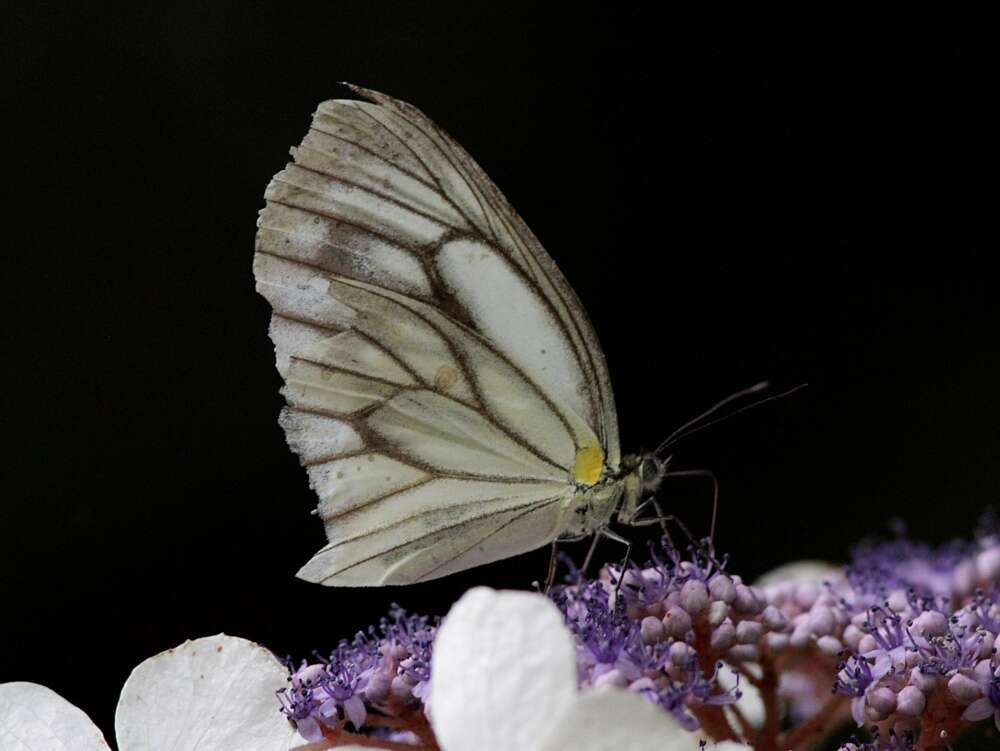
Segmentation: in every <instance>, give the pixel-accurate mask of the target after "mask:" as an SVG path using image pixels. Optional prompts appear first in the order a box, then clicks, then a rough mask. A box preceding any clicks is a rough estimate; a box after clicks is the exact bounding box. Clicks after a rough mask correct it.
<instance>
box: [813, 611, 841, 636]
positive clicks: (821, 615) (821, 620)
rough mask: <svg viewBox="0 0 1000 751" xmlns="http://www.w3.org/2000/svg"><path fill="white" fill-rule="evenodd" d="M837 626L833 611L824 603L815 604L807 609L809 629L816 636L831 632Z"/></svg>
mask: <svg viewBox="0 0 1000 751" xmlns="http://www.w3.org/2000/svg"><path fill="white" fill-rule="evenodd" d="M836 626H837V621H836V619H835V618H834V617H833V611H832V610H830V608H828V607H827V606H826V605H817V606H815V607H814V608H813V609H812V610H811V611H809V629H810V630H811V631H812V632H813V633H814V634H816V636H825V635H826V634H832V633H833V630H834V628H836Z"/></svg>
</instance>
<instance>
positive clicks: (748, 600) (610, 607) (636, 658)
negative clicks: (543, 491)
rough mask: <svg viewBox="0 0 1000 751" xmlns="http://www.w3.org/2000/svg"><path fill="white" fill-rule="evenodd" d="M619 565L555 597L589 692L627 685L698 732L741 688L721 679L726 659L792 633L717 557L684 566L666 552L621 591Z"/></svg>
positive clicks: (754, 652) (743, 657)
mask: <svg viewBox="0 0 1000 751" xmlns="http://www.w3.org/2000/svg"><path fill="white" fill-rule="evenodd" d="M617 579H618V570H617V569H615V568H613V567H609V569H608V570H607V571H606V572H605V575H604V576H603V577H602V578H600V579H598V580H596V581H585V580H583V579H580V578H578V579H577V581H575V582H574V583H572V584H567V585H563V586H559V587H556V588H555V589H554V590H553V592H552V599H553V600H554V601H555V602H556V604H557V605H558V606H559V608H560V609H561V610H562V611H563V614H564V615H565V617H566V623H567V625H568V626H569V628H570V630H571V631H572V632H573V634H574V635H575V637H576V642H577V664H578V669H579V678H580V684H581V686H582V687H594V688H597V687H601V686H608V685H613V686H618V687H621V688H627V689H628V690H630V691H635V692H638V693H641V694H643V695H644V696H646V697H648V698H649V699H651V700H652V701H655V702H657V703H659V704H660V705H662V706H663V707H664V708H665V709H666V710H667V711H669V712H670V713H671V714H672V715H673V716H674V717H676V718H677V720H678V721H679V722H680V723H681V724H682V725H683V726H684V727H686V728H688V729H689V730H694V729H697V728H698V727H701V726H702V725H703V723H704V721H705V719H706V713H705V711H704V710H705V709H706V708H719V707H724V706H727V705H731V704H734V703H735V702H736V701H737V700H738V699H739V698H740V695H741V693H740V690H739V677H738V673H737V678H736V680H735V685H732V686H728V687H726V686H724V685H723V684H722V681H720V680H719V679H720V671H721V670H733V672H736V670H735V668H734V667H725V665H724V662H723V661H725V662H728V663H730V665H731V666H738V665H740V664H742V663H744V662H748V661H754V660H756V659H757V658H758V650H759V648H760V645H761V644H762V642H763V641H764V640H765V638H766V637H767V636H768V635H769V634H771V633H772V632H774V630H775V629H777V630H778V631H779V632H780V631H781V630H782V629H784V627H785V625H786V622H785V619H784V618H783V617H782V616H781V614H780V613H778V611H777V610H775V609H774V608H769V607H768V605H767V602H766V600H765V595H764V593H763V591H761V590H759V589H756V588H754V587H750V586H747V585H746V584H744V583H743V581H742V580H741V579H740V577H738V576H730V575H729V574H727V573H725V571H724V564H722V563H719V562H717V561H716V560H715V559H714V557H713V556H712V555H711V554H708V553H706V554H704V555H703V554H700V553H698V552H697V551H696V550H695V551H693V552H692V556H691V560H681V558H680V556H679V554H678V553H677V551H675V550H673V549H670V548H665V549H663V550H662V551H661V552H660V553H659V554H658V553H657V552H656V551H653V554H652V559H651V560H650V562H649V563H647V564H646V565H645V566H644V567H640V566H636V565H632V566H630V568H629V569H628V570H627V571H626V572H625V575H624V578H623V579H622V583H621V587H620V588H619V587H617V586H616V585H617Z"/></svg>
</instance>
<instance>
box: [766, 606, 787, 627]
mask: <svg viewBox="0 0 1000 751" xmlns="http://www.w3.org/2000/svg"><path fill="white" fill-rule="evenodd" d="M761 620H762V621H763V622H764V625H765V626H767V627H768V629H770V630H771V631H781V630H783V629H784V628H785V627H786V626H787V625H788V619H787V618H785V616H784V615H782V614H781V611H780V610H778V609H777V608H776V607H774V605H768V606H767V607H766V608H764V612H763V614H762V615H761Z"/></svg>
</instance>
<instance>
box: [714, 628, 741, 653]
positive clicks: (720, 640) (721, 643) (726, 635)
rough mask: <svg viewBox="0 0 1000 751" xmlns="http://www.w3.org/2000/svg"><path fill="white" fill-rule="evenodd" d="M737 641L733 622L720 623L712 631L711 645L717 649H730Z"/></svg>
mask: <svg viewBox="0 0 1000 751" xmlns="http://www.w3.org/2000/svg"><path fill="white" fill-rule="evenodd" d="M735 643H736V629H735V628H733V624H732V623H728V622H726V623H720V624H719V625H718V627H716V629H715V630H714V631H713V632H712V639H711V647H712V649H716V650H723V649H729V648H730V647H731V646H732V645H733V644H735Z"/></svg>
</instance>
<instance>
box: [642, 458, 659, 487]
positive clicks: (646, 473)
mask: <svg viewBox="0 0 1000 751" xmlns="http://www.w3.org/2000/svg"><path fill="white" fill-rule="evenodd" d="M659 473H660V466H659V464H658V463H657V461H656V459H654V458H653V457H651V456H644V457H643V458H642V461H641V462H640V463H639V477H640V478H641V479H642V480H643V481H645V480H650V479H652V478H654V477H656V476H657V475H658V474H659Z"/></svg>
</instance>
